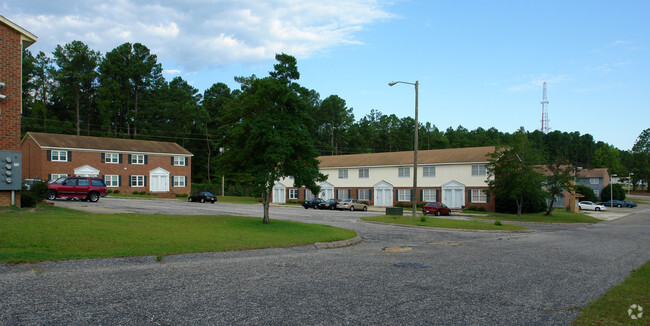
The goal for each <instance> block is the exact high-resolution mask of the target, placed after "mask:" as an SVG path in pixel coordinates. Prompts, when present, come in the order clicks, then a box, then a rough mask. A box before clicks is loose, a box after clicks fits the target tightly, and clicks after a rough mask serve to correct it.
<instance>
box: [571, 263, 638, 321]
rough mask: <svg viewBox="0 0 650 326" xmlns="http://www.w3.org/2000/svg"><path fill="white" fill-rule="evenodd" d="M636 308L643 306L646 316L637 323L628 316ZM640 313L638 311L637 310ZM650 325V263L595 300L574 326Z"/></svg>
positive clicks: (583, 311) (584, 310) (636, 312)
mask: <svg viewBox="0 0 650 326" xmlns="http://www.w3.org/2000/svg"><path fill="white" fill-rule="evenodd" d="M632 305H637V306H641V307H643V316H642V317H641V318H637V319H636V320H633V319H632V318H630V316H629V315H628V309H630V308H631V306H632ZM633 312H634V314H635V315H636V314H638V313H639V311H638V308H637V309H634V310H633ZM649 324H650V262H646V263H645V264H644V265H643V266H641V267H639V268H638V269H636V270H634V271H632V273H631V274H630V276H629V277H628V278H627V279H625V281H623V283H621V284H619V285H617V286H615V287H613V288H611V289H610V290H609V291H607V293H605V294H604V295H603V296H602V297H600V298H598V299H596V300H594V301H591V302H590V303H589V305H587V306H586V307H585V308H584V309H583V310H582V312H581V313H580V315H578V317H577V318H576V320H574V321H573V325H649Z"/></svg>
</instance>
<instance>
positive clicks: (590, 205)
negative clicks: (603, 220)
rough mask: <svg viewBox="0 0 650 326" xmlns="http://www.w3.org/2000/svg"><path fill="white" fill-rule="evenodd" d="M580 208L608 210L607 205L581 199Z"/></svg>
mask: <svg viewBox="0 0 650 326" xmlns="http://www.w3.org/2000/svg"><path fill="white" fill-rule="evenodd" d="M578 208H580V209H584V210H590V211H606V210H607V207H605V206H603V205H598V204H596V203H594V202H590V201H581V202H579V203H578Z"/></svg>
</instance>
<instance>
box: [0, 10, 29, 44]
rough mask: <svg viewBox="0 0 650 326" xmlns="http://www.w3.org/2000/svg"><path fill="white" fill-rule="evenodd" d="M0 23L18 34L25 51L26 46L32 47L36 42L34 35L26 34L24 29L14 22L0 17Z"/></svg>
mask: <svg viewBox="0 0 650 326" xmlns="http://www.w3.org/2000/svg"><path fill="white" fill-rule="evenodd" d="M0 23H3V24H5V25H7V26H9V27H11V29H13V30H15V31H16V32H18V33H20V38H21V40H22V41H23V49H26V48H27V47H28V46H30V45H32V44H33V43H34V42H36V39H37V37H36V35H34V34H32V33H30V32H28V31H27V30H26V29H24V28H22V27H20V26H18V25H16V24H15V23H14V22H12V21H11V20H9V19H7V18H5V17H4V16H2V15H0Z"/></svg>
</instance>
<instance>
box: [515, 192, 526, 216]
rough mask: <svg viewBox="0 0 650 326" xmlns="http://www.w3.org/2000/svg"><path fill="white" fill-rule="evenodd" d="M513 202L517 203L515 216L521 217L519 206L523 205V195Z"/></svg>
mask: <svg viewBox="0 0 650 326" xmlns="http://www.w3.org/2000/svg"><path fill="white" fill-rule="evenodd" d="M515 202H516V203H517V217H519V218H521V206H523V205H524V196H520V197H519V198H517V199H515Z"/></svg>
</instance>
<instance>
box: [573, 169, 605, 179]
mask: <svg viewBox="0 0 650 326" xmlns="http://www.w3.org/2000/svg"><path fill="white" fill-rule="evenodd" d="M578 177H579V178H603V179H607V180H609V172H608V171H607V169H606V168H598V169H582V170H579V171H578Z"/></svg>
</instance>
